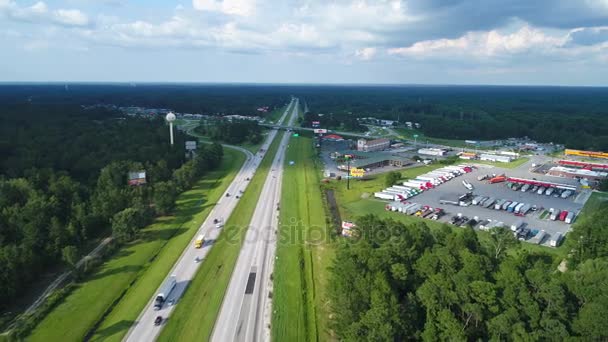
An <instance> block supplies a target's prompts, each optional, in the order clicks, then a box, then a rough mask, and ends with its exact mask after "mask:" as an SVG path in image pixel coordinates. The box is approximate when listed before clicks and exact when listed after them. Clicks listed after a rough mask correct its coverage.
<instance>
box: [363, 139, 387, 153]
mask: <svg viewBox="0 0 608 342" xmlns="http://www.w3.org/2000/svg"><path fill="white" fill-rule="evenodd" d="M390 145H391V141H390V140H389V139H375V140H365V139H359V140H357V150H358V151H364V152H372V151H382V150H385V149H387V148H389V146H390Z"/></svg>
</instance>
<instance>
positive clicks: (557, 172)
mask: <svg viewBox="0 0 608 342" xmlns="http://www.w3.org/2000/svg"><path fill="white" fill-rule="evenodd" d="M547 175H549V176H554V177H564V178H573V179H586V180H588V181H601V180H603V179H606V178H607V177H608V172H600V171H591V170H587V169H573V168H569V167H563V166H554V167H552V168H550V169H549V172H547Z"/></svg>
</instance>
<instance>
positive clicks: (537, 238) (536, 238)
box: [529, 230, 547, 245]
mask: <svg viewBox="0 0 608 342" xmlns="http://www.w3.org/2000/svg"><path fill="white" fill-rule="evenodd" d="M545 237H547V232H545V231H544V230H541V231H540V232H538V233H537V234H536V235H534V237H533V238H531V239H530V240H529V242H530V243H535V244H537V245H540V244H541V243H543V240H544V239H545Z"/></svg>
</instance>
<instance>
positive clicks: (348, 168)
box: [344, 154, 350, 190]
mask: <svg viewBox="0 0 608 342" xmlns="http://www.w3.org/2000/svg"><path fill="white" fill-rule="evenodd" d="M344 157H345V158H346V170H347V171H346V190H350V155H348V154H347V155H345V156H344Z"/></svg>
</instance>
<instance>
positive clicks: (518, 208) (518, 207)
mask: <svg viewBox="0 0 608 342" xmlns="http://www.w3.org/2000/svg"><path fill="white" fill-rule="evenodd" d="M524 205H525V204H524V203H519V204H518V205H517V206H516V207H515V209H513V212H514V213H516V214H519V211H520V210H521V208H523V207H524Z"/></svg>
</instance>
